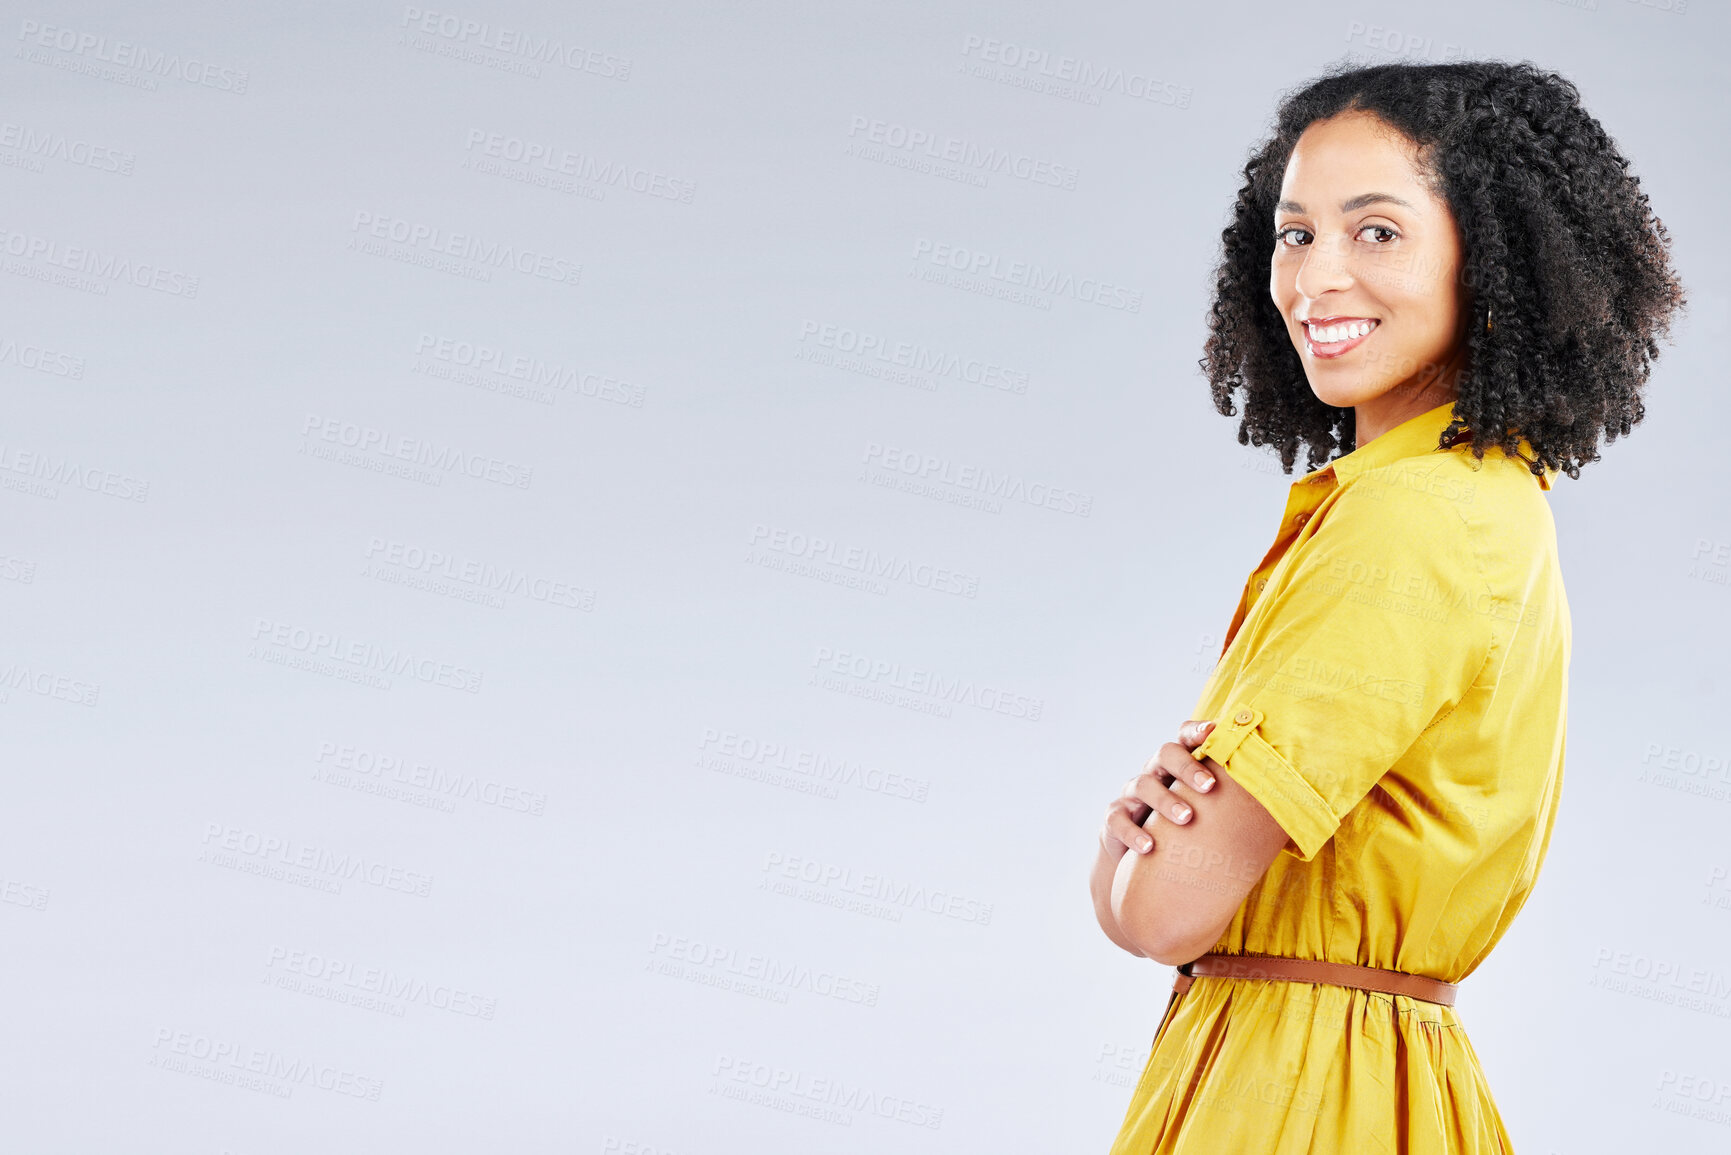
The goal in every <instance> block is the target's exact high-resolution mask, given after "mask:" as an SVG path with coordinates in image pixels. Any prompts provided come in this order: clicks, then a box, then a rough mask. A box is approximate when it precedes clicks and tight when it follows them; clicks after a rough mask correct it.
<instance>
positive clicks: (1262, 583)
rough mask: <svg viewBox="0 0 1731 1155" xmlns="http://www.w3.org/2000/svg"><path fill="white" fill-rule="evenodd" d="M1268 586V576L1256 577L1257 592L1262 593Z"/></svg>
mask: <svg viewBox="0 0 1731 1155" xmlns="http://www.w3.org/2000/svg"><path fill="white" fill-rule="evenodd" d="M1267 586H1268V579H1267V578H1257V579H1256V592H1257V593H1261V592H1262V591H1263V590H1264V589H1265V588H1267Z"/></svg>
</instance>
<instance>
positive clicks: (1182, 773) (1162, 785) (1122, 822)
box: [1100, 721, 1214, 855]
mask: <svg viewBox="0 0 1731 1155" xmlns="http://www.w3.org/2000/svg"><path fill="white" fill-rule="evenodd" d="M1213 725H1214V723H1213V722H1197V721H1189V722H1185V723H1184V725H1182V726H1180V727H1179V728H1178V741H1177V742H1168V743H1166V744H1165V745H1164V746H1162V747H1160V751H1159V753H1157V754H1155V755H1154V757H1152V758H1150V759H1148V762H1147V764H1146V765H1145V766H1143V767H1142V773H1140V774H1138V775H1136V777H1134V778H1132V779H1130V781H1129V782H1127V783H1125V784H1124V793H1122V794H1120V795H1119V796H1118V797H1117V798H1114V799H1113V800H1112V804H1111V805H1110V806H1108V807H1107V808H1106V822H1105V825H1104V826H1103V827H1101V830H1100V845H1101V846H1102V847H1103V848H1104V849H1105V850H1107V851H1108V852H1110V853H1115V854H1118V855H1122V854H1123V853H1124V851H1125V850H1135V851H1137V852H1138V853H1140V854H1146V853H1148V852H1149V851H1150V850H1153V849H1154V840H1153V839H1152V838H1151V837H1149V835H1148V833H1147V831H1145V830H1143V828H1142V824H1143V823H1144V822H1146V821H1148V819H1149V816H1150V815H1161V814H1164V815H1165V816H1166V817H1167V818H1169V819H1170V820H1171V821H1173V822H1188V821H1190V817H1191V814H1192V813H1193V811H1192V810H1191V809H1190V807H1189V806H1187V805H1185V803H1184V801H1183V799H1181V798H1179V797H1178V796H1177V795H1176V794H1174V793H1172V791H1171V790H1169V789H1168V788H1167V787H1168V784H1169V783H1171V782H1173V781H1182V782H1183V783H1184V784H1185V785H1187V786H1192V787H1194V788H1195V789H1197V790H1201V791H1207V790H1209V789H1212V788H1213V786H1214V775H1212V774H1210V773H1209V772H1208V769H1207V768H1206V767H1205V766H1203V765H1202V763H1200V762H1198V761H1197V760H1196V759H1194V758H1192V757H1191V756H1190V751H1191V750H1193V749H1195V748H1196V747H1197V746H1198V745H1200V744H1201V742H1202V739H1203V738H1205V737H1207V736H1208V731H1209V730H1210V729H1211V728H1212V727H1213Z"/></svg>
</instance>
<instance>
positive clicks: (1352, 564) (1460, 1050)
mask: <svg viewBox="0 0 1731 1155" xmlns="http://www.w3.org/2000/svg"><path fill="white" fill-rule="evenodd" d="M1627 170H1628V165H1627V162H1626V161H1624V160H1623V158H1622V157H1621V156H1620V155H1619V154H1618V153H1617V151H1616V149H1615V148H1614V146H1613V145H1612V143H1611V141H1610V139H1609V138H1608V137H1607V136H1606V135H1605V133H1604V131H1603V129H1601V128H1600V127H1599V125H1598V123H1597V122H1596V121H1595V120H1594V119H1593V118H1592V117H1591V116H1590V115H1588V114H1587V113H1586V112H1585V111H1584V110H1583V109H1582V108H1581V107H1580V104H1579V94H1578V93H1577V92H1576V90H1575V88H1574V87H1573V86H1572V85H1571V84H1570V83H1569V82H1568V81H1566V80H1564V79H1563V78H1561V77H1560V76H1557V75H1556V74H1554V73H1549V72H1544V71H1541V70H1538V69H1536V68H1534V67H1532V66H1530V65H1524V64H1523V65H1510V64H1502V63H1495V62H1479V63H1464V64H1451V65H1428V66H1409V65H1390V66H1384V67H1378V68H1368V69H1356V70H1348V71H1339V72H1336V73H1334V74H1331V75H1329V76H1326V77H1324V78H1323V79H1321V80H1319V81H1316V82H1315V83H1313V84H1311V85H1310V86H1308V87H1306V88H1305V89H1303V90H1302V91H1299V92H1297V93H1296V94H1294V95H1292V96H1291V97H1289V98H1288V99H1287V100H1286V101H1285V103H1284V104H1283V105H1282V108H1281V110H1280V114H1279V119H1278V127H1277V131H1276V133H1275V135H1274V137H1273V138H1272V139H1271V140H1270V141H1268V142H1267V143H1266V144H1265V145H1264V146H1263V147H1262V149H1261V150H1260V151H1259V152H1258V153H1257V154H1256V155H1255V156H1254V157H1253V158H1252V159H1251V161H1250V162H1249V164H1248V165H1247V166H1246V168H1245V176H1246V183H1245V186H1244V188H1243V190H1242V191H1241V192H1240V194H1239V198H1238V207H1237V214H1236V219H1235V221H1234V223H1233V224H1232V226H1231V227H1229V228H1228V229H1227V230H1226V232H1225V235H1224V242H1225V243H1224V249H1225V252H1224V256H1223V259H1222V262H1221V266H1220V271H1219V274H1218V278H1217V282H1216V288H1217V291H1216V296H1215V301H1214V305H1213V309H1212V312H1211V329H1212V335H1211V337H1210V340H1209V343H1208V356H1207V358H1206V359H1205V360H1204V362H1203V365H1204V367H1205V368H1206V369H1207V371H1208V374H1209V379H1210V382H1211V384H1212V387H1213V391H1214V398H1215V401H1216V404H1217V407H1218V408H1219V409H1220V411H1221V412H1222V413H1224V414H1228V415H1231V414H1233V413H1234V412H1235V409H1234V405H1233V398H1234V395H1235V394H1237V393H1239V392H1242V393H1243V394H1244V398H1245V411H1244V414H1243V417H1242V420H1241V423H1240V429H1239V441H1240V442H1241V443H1244V442H1247V441H1248V442H1250V443H1253V444H1256V445H1271V446H1273V447H1275V448H1276V449H1278V451H1279V453H1280V456H1281V461H1282V466H1283V468H1284V469H1285V470H1286V471H1287V472H1288V473H1290V472H1291V471H1292V467H1293V463H1294V461H1295V460H1296V457H1297V454H1298V450H1299V448H1300V447H1301V446H1308V451H1309V459H1310V464H1311V467H1312V468H1311V471H1310V472H1308V473H1306V474H1304V475H1303V476H1301V477H1299V478H1298V479H1297V480H1296V481H1295V482H1294V483H1293V484H1292V486H1291V489H1290V492H1289V494H1288V497H1287V502H1286V508H1285V510H1284V512H1283V513H1282V516H1281V520H1280V524H1279V526H1278V529H1277V531H1276V533H1275V538H1274V543H1273V545H1272V546H1271V547H1270V548H1269V550H1268V552H1267V554H1266V555H1265V556H1264V557H1263V559H1262V562H1261V563H1260V565H1258V567H1257V568H1256V570H1255V571H1253V572H1252V574H1251V575H1250V579H1249V580H1248V581H1247V582H1246V583H1245V586H1244V590H1243V594H1242V596H1241V597H1240V599H1239V603H1238V609H1237V611H1236V613H1235V615H1234V617H1233V619H1232V623H1231V625H1230V627H1229V628H1228V630H1227V634H1226V644H1225V646H1224V648H1223V651H1222V654H1221V658H1220V661H1219V663H1218V665H1217V666H1216V668H1215V670H1214V672H1213V674H1212V675H1211V676H1210V677H1209V679H1208V683H1207V685H1206V686H1205V687H1204V688H1203V691H1202V694H1201V697H1200V699H1199V700H1198V702H1197V705H1196V710H1195V713H1194V715H1193V717H1195V718H1198V719H1204V720H1206V721H1205V722H1204V723H1202V724H1198V723H1194V722H1191V723H1186V724H1185V726H1184V727H1183V728H1182V729H1181V730H1180V734H1179V739H1180V740H1179V741H1177V742H1169V743H1167V744H1166V745H1164V746H1162V747H1161V749H1160V752H1159V753H1158V754H1157V755H1156V756H1155V757H1154V758H1153V759H1151V760H1150V762H1149V764H1148V765H1147V766H1146V767H1144V770H1143V772H1142V773H1141V774H1139V775H1137V776H1136V777H1135V778H1133V779H1132V780H1131V781H1130V783H1129V784H1128V785H1127V786H1126V787H1125V788H1124V791H1123V793H1122V794H1121V795H1120V797H1119V798H1118V799H1115V800H1114V801H1113V803H1112V804H1111V806H1110V807H1109V808H1108V811H1107V818H1106V822H1105V824H1104V826H1103V827H1102V830H1101V837H1100V851H1099V855H1098V857H1097V858H1096V861H1095V864H1094V870H1093V875H1092V878H1091V889H1092V894H1093V900H1094V908H1095V913H1096V916H1097V917H1098V919H1099V922H1100V925H1101V928H1102V929H1103V930H1104V931H1105V933H1106V934H1107V936H1108V937H1109V938H1110V939H1111V940H1112V941H1113V942H1115V943H1116V944H1117V945H1119V946H1120V947H1122V948H1123V949H1125V950H1127V951H1129V952H1130V953H1132V954H1135V955H1138V956H1141V957H1146V958H1149V959H1152V960H1154V961H1156V962H1161V963H1167V964H1171V965H1176V966H1177V967H1178V969H1179V975H1178V976H1177V980H1176V982H1175V983H1174V986H1173V994H1172V997H1171V999H1170V1000H1169V1001H1168V1004H1167V1009H1166V1013H1165V1016H1164V1017H1163V1018H1162V1020H1161V1022H1160V1025H1159V1028H1158V1029H1157V1031H1156V1034H1155V1039H1154V1046H1153V1049H1152V1051H1151V1053H1150V1055H1149V1058H1148V1064H1147V1067H1146V1069H1145V1070H1144V1072H1143V1076H1142V1079H1141V1082H1140V1083H1139V1084H1138V1085H1137V1087H1136V1090H1135V1093H1134V1095H1133V1096H1132V1099H1131V1102H1130V1105H1129V1107H1128V1109H1127V1111H1126V1113H1125V1117H1124V1122H1123V1125H1122V1127H1121V1129H1120V1131H1119V1134H1118V1137H1117V1140H1116V1142H1115V1143H1114V1145H1113V1147H1112V1155H1200V1153H1203V1152H1206V1153H1208V1155H1215V1153H1217V1152H1223V1151H1230V1152H1233V1153H1234V1155H1302V1153H1306V1152H1331V1153H1333V1152H1359V1151H1380V1150H1396V1151H1402V1152H1406V1153H1408V1155H1464V1153H1473V1155H1491V1153H1493V1152H1508V1151H1509V1150H1511V1149H1512V1147H1511V1143H1510V1140H1509V1136H1508V1133H1507V1131H1506V1129H1505V1128H1504V1126H1503V1122H1502V1118H1501V1115H1500V1114H1499V1112H1498V1109H1497V1106H1496V1102H1495V1099H1494V1098H1493V1096H1492V1094H1491V1091H1490V1088H1489V1085H1488V1083H1487V1082H1486V1080H1485V1077H1484V1072H1483V1070H1482V1068H1481V1067H1480V1064H1479V1060H1478V1057H1477V1055H1476V1054H1475V1053H1474V1051H1473V1048H1472V1044H1471V1043H1470V1042H1469V1041H1468V1038H1467V1035H1466V1031H1465V1028H1464V1025H1463V1023H1462V1021H1461V1019H1460V1018H1459V1016H1458V1015H1457V1014H1456V1012H1455V1010H1454V1001H1455V994H1456V987H1457V984H1459V983H1460V982H1461V981H1462V980H1463V979H1465V978H1466V977H1467V976H1468V975H1470V974H1471V973H1472V972H1473V971H1474V969H1475V968H1477V967H1478V965H1479V964H1480V963H1481V962H1483V961H1484V959H1485V958H1486V957H1487V956H1488V955H1489V954H1490V952H1491V950H1492V949H1493V948H1494V947H1495V946H1496V944H1497V942H1498V941H1499V940H1500V939H1501V937H1502V936H1503V934H1504V932H1505V931H1506V930H1507V929H1508V927H1509V926H1510V924H1511V923H1512V922H1513V920H1514V918H1515V916H1516V915H1517V914H1518V913H1519V911H1520V909H1521V907H1522V906H1523V905H1524V904H1525V902H1526V900H1527V897H1528V895H1529V894H1530V893H1531V891H1532V888H1533V886H1534V884H1535V883H1536V881H1537V879H1538V873H1539V869H1540V867H1541V866H1542V864H1543V862H1544V858H1545V852H1546V850H1547V849H1548V847H1549V844H1550V836H1551V831H1552V829H1553V827H1554V823H1555V819H1556V815H1557V808H1558V802H1559V799H1560V796H1561V787H1562V771H1563V752H1564V747H1565V742H1566V728H1567V727H1566V720H1567V709H1568V707H1567V702H1568V694H1567V686H1568V670H1569V657H1570V648H1571V630H1570V620H1569V609H1568V600H1567V597H1566V594H1565V591H1564V588H1563V581H1562V573H1561V568H1560V565H1559V563H1558V558H1557V542H1556V532H1555V527H1554V524H1553V522H1552V519H1551V512H1550V506H1549V504H1548V502H1547V500H1546V496H1545V493H1546V491H1547V490H1549V489H1550V488H1551V486H1552V484H1553V482H1554V480H1555V478H1556V476H1557V474H1558V473H1559V472H1566V473H1567V474H1568V475H1569V476H1571V477H1574V476H1576V475H1578V473H1579V469H1580V465H1581V464H1582V463H1583V462H1588V461H1593V460H1597V457H1598V453H1597V445H1598V442H1599V439H1600V437H1601V435H1605V436H1609V437H1613V438H1614V437H1616V436H1617V435H1618V434H1620V433H1626V432H1628V431H1629V429H1630V428H1631V427H1632V426H1633V424H1634V423H1635V422H1637V421H1639V420H1640V418H1641V415H1642V409H1641V401H1640V390H1641V387H1642V386H1643V385H1644V384H1645V382H1646V380H1647V376H1648V373H1649V368H1650V361H1651V358H1652V357H1653V356H1654V355H1656V351H1657V346H1656V344H1655V338H1656V337H1657V336H1659V335H1662V334H1663V333H1664V332H1665V331H1666V327H1667V324H1668V321H1669V318H1670V316H1671V314H1672V313H1673V312H1674V311H1675V310H1676V309H1677V308H1678V307H1680V306H1681V304H1682V303H1683V297H1682V291H1681V288H1680V286H1679V284H1678V282H1677V280H1676V277H1675V275H1674V274H1673V272H1672V270H1671V268H1670V266H1669V261H1668V253H1667V246H1668V240H1667V238H1666V235H1665V230H1664V226H1663V225H1662V224H1661V223H1660V222H1659V221H1658V220H1657V218H1655V217H1653V216H1652V214H1651V213H1650V212H1649V210H1648V208H1647V201H1646V197H1645V196H1644V195H1643V194H1642V193H1641V192H1640V188H1639V182H1638V180H1637V179H1636V178H1635V177H1634V176H1633V175H1631V174H1630V173H1629V172H1628V171H1627ZM1337 450H1344V452H1342V453H1340V454H1338V455H1336V451H1337Z"/></svg>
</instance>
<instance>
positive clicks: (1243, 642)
mask: <svg viewBox="0 0 1731 1155" xmlns="http://www.w3.org/2000/svg"><path fill="white" fill-rule="evenodd" d="M1434 488H1435V487H1424V486H1413V485H1405V484H1402V483H1401V476H1400V475H1393V476H1391V477H1390V478H1388V479H1386V480H1372V479H1371V478H1370V477H1368V476H1367V477H1364V478H1360V479H1358V480H1357V481H1355V482H1354V483H1353V484H1352V485H1350V486H1349V487H1347V488H1346V489H1344V490H1343V491H1342V492H1341V493H1340V495H1339V496H1338V497H1337V498H1336V499H1335V501H1334V502H1333V503H1332V505H1330V506H1328V507H1326V512H1325V513H1324V514H1323V515H1322V517H1321V522H1320V524H1319V525H1318V526H1316V527H1315V529H1314V532H1313V533H1312V535H1311V537H1310V538H1309V539H1308V540H1306V541H1304V542H1301V543H1299V544H1297V545H1294V546H1293V547H1292V552H1291V553H1290V554H1289V555H1288V556H1287V557H1286V558H1283V559H1282V561H1281V564H1280V565H1278V566H1277V567H1276V568H1275V571H1274V573H1273V574H1272V575H1271V576H1270V580H1269V584H1268V586H1267V588H1266V589H1265V590H1264V591H1263V593H1262V596H1261V598H1260V599H1259V600H1258V601H1257V602H1256V604H1255V605H1254V606H1253V607H1252V609H1251V612H1250V614H1249V615H1248V616H1247V617H1246V619H1245V621H1244V623H1243V625H1242V626H1241V627H1240V629H1239V633H1238V635H1237V636H1235V637H1234V638H1233V641H1232V644H1231V645H1230V646H1229V647H1228V649H1227V653H1226V654H1225V655H1224V656H1223V657H1222V659H1221V662H1220V664H1219V666H1218V667H1217V669H1216V671H1215V675H1214V678H1215V679H1216V681H1212V682H1211V683H1210V686H1209V688H1208V689H1207V690H1205V691H1204V695H1203V700H1204V702H1219V703H1221V705H1220V707H1219V708H1218V709H1216V710H1214V711H1213V712H1212V713H1207V714H1197V715H1195V716H1196V717H1205V718H1212V719H1213V720H1214V722H1215V726H1214V729H1212V730H1211V731H1209V733H1208V736H1207V737H1206V738H1205V739H1204V740H1203V741H1202V743H1201V744H1200V745H1199V746H1197V747H1196V749H1195V750H1194V751H1192V753H1193V755H1194V757H1196V758H1197V759H1198V760H1200V759H1201V758H1204V757H1212V758H1213V759H1214V760H1215V761H1216V762H1218V763H1220V764H1221V765H1222V766H1224V767H1226V769H1227V772H1228V773H1229V774H1230V775H1231V776H1232V778H1233V780H1234V781H1235V782H1238V783H1239V784H1241V785H1242V786H1243V787H1244V788H1245V789H1246V790H1247V791H1249V792H1250V794H1251V795H1253V796H1254V797H1255V798H1256V800H1257V801H1258V802H1260V803H1261V804H1262V805H1263V808H1264V809H1266V810H1267V811H1268V813H1269V814H1270V815H1271V816H1272V817H1273V818H1274V820H1275V821H1276V822H1278V823H1279V824H1280V826H1281V828H1282V829H1283V830H1285V831H1286V833H1287V835H1288V837H1289V838H1290V840H1291V841H1290V842H1289V844H1288V845H1287V847H1286V848H1285V849H1286V852H1287V853H1291V854H1294V855H1295V856H1296V857H1297V858H1299V859H1301V860H1302V861H1305V862H1308V861H1310V860H1311V859H1313V858H1315V857H1316V854H1317V852H1318V851H1319V850H1321V849H1322V847H1323V845H1324V844H1326V843H1327V842H1328V840H1329V839H1330V838H1332V837H1333V836H1334V833H1335V831H1337V830H1338V829H1339V828H1340V824H1341V822H1342V821H1343V820H1344V819H1345V817H1346V815H1347V814H1348V813H1349V812H1350V811H1351V810H1352V809H1353V807H1355V806H1356V805H1358V803H1359V801H1360V800H1362V799H1363V798H1364V796H1365V795H1366V794H1368V793H1369V792H1370V789H1371V787H1372V786H1374V785H1375V784H1376V782H1377V780H1378V779H1379V778H1381V777H1382V776H1383V775H1384V774H1385V773H1387V772H1388V770H1389V769H1390V768H1391V767H1392V766H1394V764H1395V763H1396V762H1397V761H1399V760H1400V758H1401V756H1402V755H1403V754H1404V753H1405V752H1406V751H1407V750H1408V749H1410V748H1411V747H1412V745H1413V744H1414V743H1415V742H1416V741H1418V739H1419V737H1420V736H1421V735H1422V734H1423V733H1424V731H1425V730H1426V729H1427V728H1428V727H1430V726H1431V725H1433V724H1434V723H1436V722H1437V721H1439V720H1440V719H1442V718H1444V717H1446V716H1447V715H1448V713H1449V712H1450V711H1451V710H1453V709H1454V707H1455V706H1456V705H1457V704H1458V703H1459V702H1460V701H1461V699H1462V698H1463V697H1464V696H1465V695H1466V693H1467V691H1468V690H1469V689H1470V688H1471V686H1472V685H1473V682H1474V681H1475V680H1476V679H1477V678H1478V676H1479V674H1480V672H1481V671H1482V670H1483V669H1484V668H1485V665H1486V662H1487V659H1488V657H1489V655H1490V651H1491V647H1492V644H1493V638H1494V634H1493V628H1492V624H1491V620H1492V616H1493V615H1492V614H1491V613H1489V612H1487V610H1488V609H1489V608H1490V605H1491V603H1492V601H1493V600H1494V599H1492V598H1491V596H1490V589H1489V584H1488V582H1487V580H1486V577H1485V575H1484V574H1483V572H1482V569H1481V567H1480V565H1479V563H1478V560H1477V558H1476V553H1475V546H1474V541H1473V537H1472V534H1471V532H1470V530H1469V526H1468V524H1467V521H1466V519H1465V518H1464V517H1463V516H1462V511H1461V510H1460V509H1458V508H1456V503H1457V501H1458V497H1457V498H1450V497H1443V496H1438V495H1437V493H1435V492H1434ZM1222 683H1223V684H1222ZM1222 691H1224V693H1223V692H1222Z"/></svg>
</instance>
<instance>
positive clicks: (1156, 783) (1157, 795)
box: [1130, 747, 1193, 823]
mask: <svg viewBox="0 0 1731 1155" xmlns="http://www.w3.org/2000/svg"><path fill="white" fill-rule="evenodd" d="M1179 749H1180V750H1182V749H1183V747H1179ZM1157 758H1158V755H1157V756H1156V758H1151V759H1149V765H1150V766H1153V767H1154V769H1152V770H1147V771H1144V772H1143V773H1141V774H1139V775H1137V776H1136V777H1135V778H1132V779H1131V780H1130V787H1131V791H1130V792H1131V794H1132V795H1133V798H1134V800H1135V801H1138V802H1140V803H1142V804H1143V805H1145V806H1146V807H1147V808H1148V809H1150V810H1152V811H1153V812H1154V813H1156V814H1159V815H1161V816H1162V817H1165V818H1170V819H1171V820H1172V821H1174V822H1179V823H1184V822H1189V821H1190V818H1191V815H1192V813H1193V812H1192V810H1191V808H1190V805H1189V804H1188V803H1186V802H1185V801H1184V800H1183V799H1182V798H1179V797H1178V796H1177V795H1176V794H1174V793H1172V791H1171V789H1170V783H1171V781H1172V776H1171V774H1169V773H1166V772H1165V771H1163V770H1161V768H1160V767H1159V766H1158V765H1157V764H1156V760H1157ZM1132 817H1140V815H1135V814H1133V815H1132Z"/></svg>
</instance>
